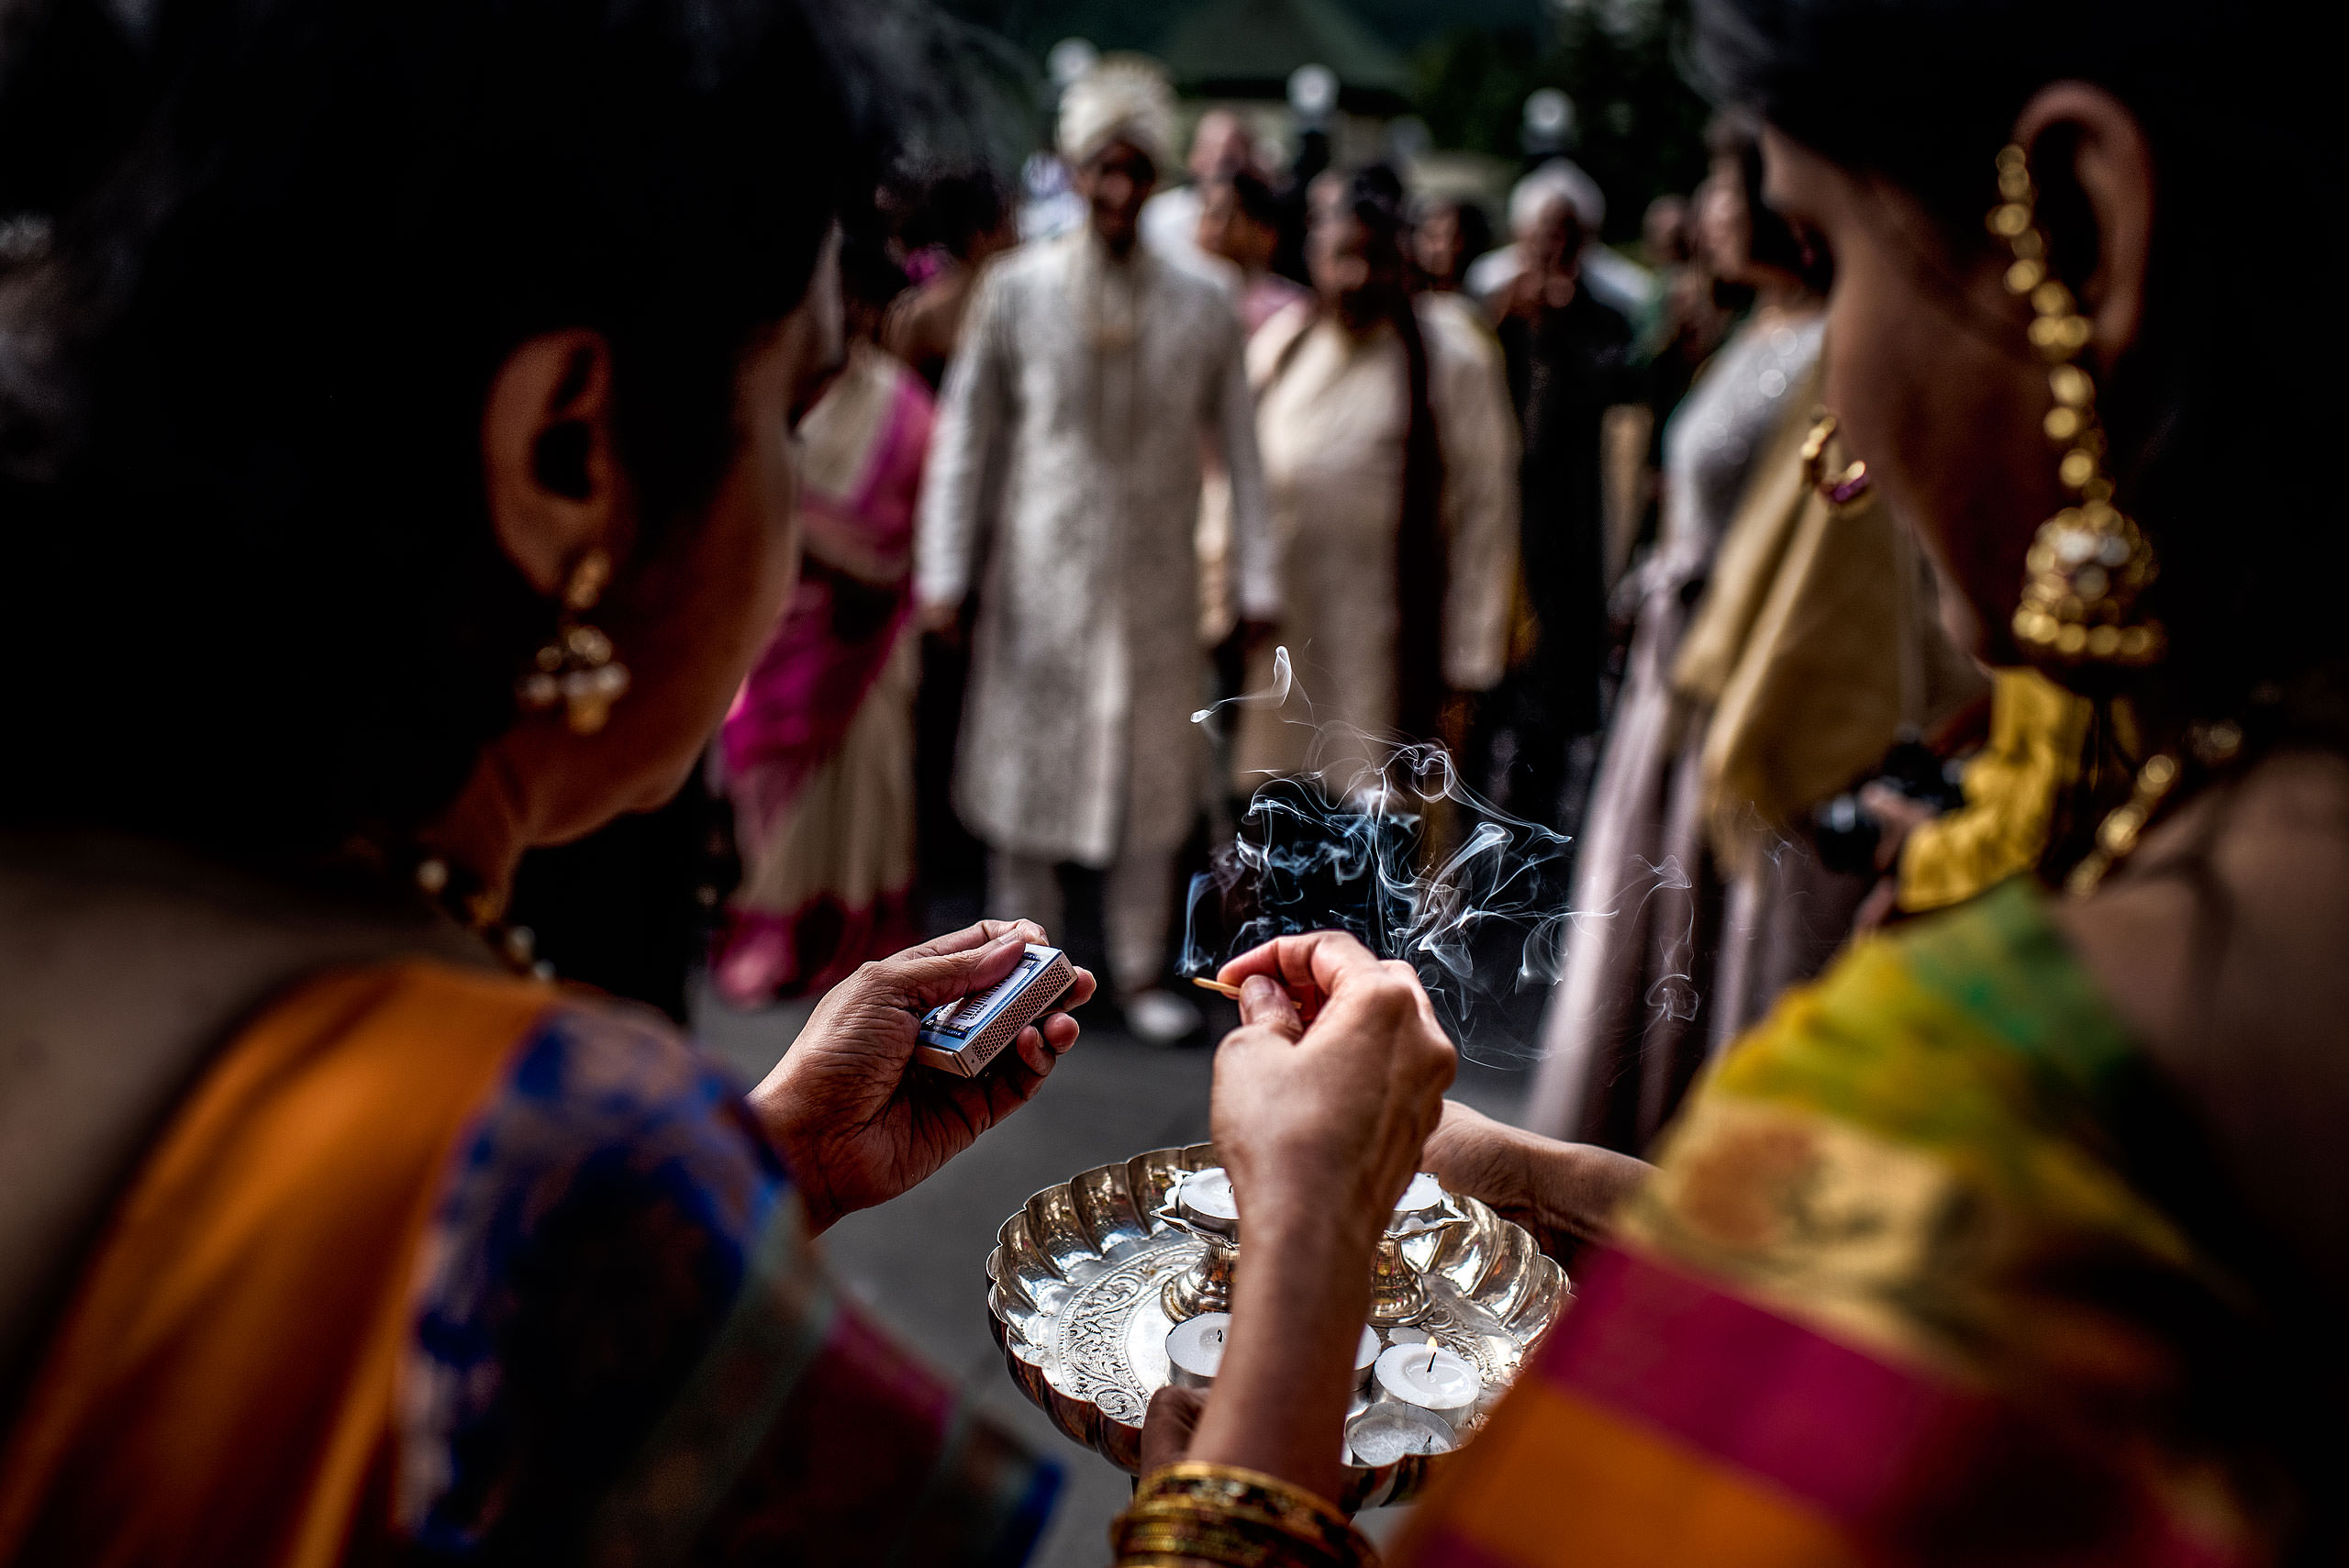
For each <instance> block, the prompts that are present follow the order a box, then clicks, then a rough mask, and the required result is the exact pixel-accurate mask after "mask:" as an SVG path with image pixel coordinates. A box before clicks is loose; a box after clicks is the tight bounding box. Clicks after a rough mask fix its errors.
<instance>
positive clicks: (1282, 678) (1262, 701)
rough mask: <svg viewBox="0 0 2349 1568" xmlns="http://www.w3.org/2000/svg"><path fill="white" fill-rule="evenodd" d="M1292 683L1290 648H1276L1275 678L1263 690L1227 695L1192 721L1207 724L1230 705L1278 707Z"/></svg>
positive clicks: (1284, 700) (1286, 699)
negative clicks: (1289, 662)
mask: <svg viewBox="0 0 2349 1568" xmlns="http://www.w3.org/2000/svg"><path fill="white" fill-rule="evenodd" d="M1291 684H1293V682H1292V678H1291V676H1290V674H1289V666H1288V650H1287V649H1286V647H1281V648H1275V649H1274V650H1273V678H1272V680H1271V681H1270V682H1269V683H1268V684H1266V685H1265V687H1264V690H1263V691H1260V692H1242V693H1241V695H1238V696H1236V697H1226V698H1224V699H1223V700H1222V701H1221V702H1219V703H1210V704H1208V706H1206V707H1203V708H1201V709H1199V710H1198V711H1197V713H1195V714H1193V715H1191V722H1192V723H1193V724H1205V723H1206V722H1207V721H1208V719H1209V718H1211V717H1214V716H1215V715H1216V714H1218V713H1220V712H1222V711H1223V710H1224V709H1225V708H1228V707H1278V706H1281V704H1283V703H1285V702H1286V701H1288V694H1289V687H1290V685H1291Z"/></svg>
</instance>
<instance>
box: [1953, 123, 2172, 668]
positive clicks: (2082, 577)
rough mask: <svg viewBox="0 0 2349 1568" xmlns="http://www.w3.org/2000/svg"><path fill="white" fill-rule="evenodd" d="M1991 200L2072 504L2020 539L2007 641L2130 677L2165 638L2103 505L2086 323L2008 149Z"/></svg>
mask: <svg viewBox="0 0 2349 1568" xmlns="http://www.w3.org/2000/svg"><path fill="white" fill-rule="evenodd" d="M1998 196H1999V202H1998V206H1995V207H1993V208H1991V209H1990V217H1989V219H1988V222H1989V228H1990V232H1991V233H1993V234H1995V235H1997V236H1998V237H1999V238H2000V239H2004V240H2006V241H2007V244H2008V247H2009V250H2011V251H2012V252H2013V256H2014V261H2013V263H2012V264H2011V265H2009V267H2008V268H2007V280H2006V281H2007V292H2008V293H2009V294H2011V295H2018V296H2022V297H2027V298H2029V299H2030V301H2031V308H2032V322H2031V345H2032V348H2034V349H2036V350H2038V351H2039V356H2040V358H2041V359H2042V360H2043V361H2046V364H2047V367H2048V369H2047V385H2048V390H2049V391H2050V392H2052V393H2053V394H2054V400H2055V401H2054V407H2052V408H2050V409H2049V410H2048V411H2047V419H2046V424H2045V428H2046V431H2047V439H2049V440H2051V441H2054V443H2055V444H2056V446H2057V447H2059V448H2061V449H2062V450H2063V453H2064V455H2063V457H2062V458H2061V459H2060V460H2059V461H2058V462H2057V465H2056V470H2055V473H2056V476H2057V477H2058V478H2059V479H2061V480H2062V481H2063V484H2064V487H2065V489H2066V490H2069V491H2070V492H2072V493H2073V494H2074V495H2077V496H2078V497H2079V501H2078V503H2077V504H2076V505H2075V506H2066V507H2065V508H2064V509H2063V510H2062V511H2060V512H2057V513H2056V514H2055V515H2054V517H2050V518H2048V519H2047V520H2046V521H2045V522H2043V523H2042V524H2040V525H2039V532H2038V534H2037V536H2036V537H2035V538H2034V539H2032V545H2031V553H2030V555H2029V556H2028V557H2027V558H2026V560H2025V564H2024V577H2023V588H2022V603H2021V605H2020V606H2017V607H2016V609H2015V615H2014V622H2013V627H2014V636H2015V641H2016V643H2017V644H2018V645H2019V646H2020V647H2021V650H2022V651H2023V653H2024V655H2025V656H2026V657H2028V658H2030V659H2031V660H2032V662H2035V663H2039V664H2042V665H2044V666H2047V667H2049V668H2051V669H2054V670H2059V671H2060V670H2065V669H2077V668H2080V667H2082V666H2086V665H2105V666H2110V667H2117V668H2121V669H2142V668H2143V667H2144V666H2146V665H2148V664H2152V663H2154V662H2156V661H2158V660H2159V659H2160V658H2161V657H2162V654H2163V652H2164V651H2165V648H2166V646H2167V643H2168V640H2169V639H2168V637H2167V635H2166V634H2165V632H2164V630H2163V628H2162V625H2161V622H2159V621H2158V620H2154V619H2153V618H2151V617H2140V616H2139V615H2138V614H2137V602H2138V599H2139V598H2140V596H2141V595H2143V593H2144V591H2145V589H2146V588H2147V587H2148V586H2150V585H2151V584H2152V583H2153V581H2154V575H2155V573H2157V571H2158V570H2159V563H2158V562H2156V561H2155V560H2154V547H2153V545H2152V543H2151V542H2150V541H2149V540H2147V539H2146V538H2145V536H2144V533H2143V530H2141V529H2140V528H2138V527H2137V525H2136V523H2135V522H2134V521H2133V520H2132V519H2131V518H2130V517H2128V516H2127V515H2125V514H2124V513H2122V512H2121V509H2120V508H2119V507H2117V506H2114V505H2113V504H2112V481H2111V479H2110V476H2108V475H2107V474H2106V473H2105V471H2104V452H2105V439H2104V428H2103V427H2102V426H2101V425H2100V424H2099V423H2098V421H2097V416H2096V383H2095V381H2094V380H2093V379H2091V378H2090V376H2089V375H2088V373H2087V371H2085V370H2082V369H2081V368H2080V367H2079V365H2077V364H2076V363H2075V362H2074V361H2076V358H2077V357H2078V355H2079V353H2080V350H2083V349H2085V348H2087V343H2088V335H2089V328H2088V320H2087V317H2085V316H2082V315H2081V314H2080V313H2079V307H2078V304H2077V302H2076V300H2074V299H2073V297H2072V291H2071V290H2070V289H2068V288H2066V287H2065V286H2064V284H2063V282H2062V280H2060V279H2058V278H2056V277H2054V275H2052V274H2051V273H2050V272H2049V271H2048V268H2047V235H2046V232H2045V231H2044V230H2043V229H2042V228H2040V227H2039V222H2038V217H2037V214H2036V211H2035V209H2036V206H2037V204H2038V196H2039V193H2038V190H2037V188H2036V187H2035V186H2034V185H2033V184H2032V179H2031V167H2030V161H2029V158H2028V155H2027V154H2026V153H2025V152H2024V151H2023V150H2022V149H2021V148H2020V147H2015V146H2008V147H2004V148H2001V149H2000V150H1999V151H1998Z"/></svg>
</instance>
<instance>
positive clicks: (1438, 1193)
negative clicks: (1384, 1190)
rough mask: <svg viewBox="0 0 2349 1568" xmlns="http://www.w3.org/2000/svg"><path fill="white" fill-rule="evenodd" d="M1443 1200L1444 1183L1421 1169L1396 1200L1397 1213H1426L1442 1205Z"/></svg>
mask: <svg viewBox="0 0 2349 1568" xmlns="http://www.w3.org/2000/svg"><path fill="white" fill-rule="evenodd" d="M1442 1202H1443V1184H1442V1182H1439V1181H1437V1180H1436V1179H1435V1178H1434V1177H1433V1176H1431V1175H1429V1174H1428V1173H1426V1172H1425V1171H1421V1172H1419V1173H1418V1174H1417V1175H1415V1176H1413V1177H1412V1178H1411V1184H1410V1185H1409V1186H1408V1187H1405V1188H1404V1189H1403V1195H1402V1196H1401V1197H1399V1198H1397V1199H1396V1200H1395V1212H1396V1213H1397V1214H1425V1213H1426V1212H1427V1211H1428V1210H1429V1209H1431V1208H1435V1207H1439V1206H1441V1205H1442Z"/></svg>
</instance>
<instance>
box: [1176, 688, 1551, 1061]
mask: <svg viewBox="0 0 2349 1568" xmlns="http://www.w3.org/2000/svg"><path fill="white" fill-rule="evenodd" d="M1293 688H1294V676H1293V675H1292V673H1291V670H1290V663H1289V659H1288V652H1287V650H1286V649H1282V650H1280V651H1279V652H1278V654H1277V655H1276V656H1275V662H1274V678H1273V681H1272V683H1271V684H1270V685H1268V686H1267V687H1266V688H1265V689H1264V690H1263V691H1260V692H1252V693H1249V694H1247V695H1243V696H1240V697H1234V698H1229V699H1226V701H1225V702H1223V703H1219V704H1217V705H1215V706H1214V707H1209V708H1203V709H1201V710H1200V711H1199V712H1198V713H1197V714H1194V715H1193V716H1192V717H1193V718H1194V719H1195V720H1197V721H1204V720H1205V719H1206V718H1207V717H1209V716H1210V715H1211V714H1213V713H1215V712H1216V711H1217V710H1218V709H1219V708H1221V707H1224V706H1237V705H1243V704H1244V705H1248V706H1258V705H1263V706H1277V705H1281V704H1284V703H1286V701H1287V699H1288V698H1289V696H1290V695H1291V693H1292V690H1293ZM1296 695H1297V696H1298V697H1299V699H1300V703H1301V704H1303V702H1304V694H1303V693H1302V692H1298V693H1297V694H1296ZM1304 710H1305V711H1309V704H1304ZM1290 722H1304V723H1310V721H1309V720H1291V721H1290ZM1312 728H1314V730H1315V741H1314V746H1313V748H1312V752H1311V756H1312V759H1313V765H1312V766H1310V767H1308V771H1307V772H1305V773H1301V774H1298V775H1295V776H1286V777H1276V778H1272V779H1268V780H1267V781H1266V782H1265V783H1264V784H1263V785H1262V786H1260V787H1259V788H1258V789H1257V791H1256V794H1255V796H1254V798H1253V799H1252V800H1251V801H1250V802H1249V804H1248V807H1247V809H1246V811H1245V812H1244V813H1243V814H1242V815H1241V820H1240V823H1239V828H1238V832H1237V833H1236V835H1235V836H1234V838H1233V839H1232V840H1230V842H1227V843H1225V844H1222V845H1220V846H1219V847H1218V848H1217V849H1216V850H1215V851H1213V852H1212V853H1211V854H1210V856H1209V858H1208V871H1206V872H1204V873H1200V874H1198V875H1197V876H1195V877H1193V878H1192V880H1191V887H1190V895H1189V898H1188V901H1187V906H1186V917H1185V921H1184V940H1183V961H1182V967H1183V972H1184V973H1186V974H1207V973H1213V972H1214V971H1215V970H1216V969H1217V968H1218V967H1219V966H1220V965H1221V964H1223V963H1224V962H1227V961H1229V960H1230V959H1231V958H1234V957H1236V956H1238V955H1239V954H1240V953H1241V952H1244V951H1247V950H1248V949H1250V948H1252V947H1255V946H1257V945H1258V944H1259V943H1262V942H1265V941H1269V940H1272V939H1273V938H1275V937H1279V936H1288V935H1294V934H1296V933H1298V932H1302V931H1309V930H1320V929H1339V930H1344V931H1349V932H1351V933H1353V935H1354V936H1355V937H1356V938H1358V939H1360V940H1361V941H1362V942H1363V943H1364V946H1366V947H1368V948H1369V949H1370V950H1371V951H1374V952H1375V953H1378V954H1379V955H1380V956H1382V957H1386V958H1392V959H1400V960H1402V961H1403V962H1407V963H1409V964H1410V965H1411V966H1412V967H1413V968H1414V969H1416V970H1417V971H1418V972H1419V979H1420V982H1421V984H1424V985H1425V986H1426V987H1427V991H1428V995H1429V996H1430V998H1431V1000H1432V1001H1433V1002H1434V1004H1435V1007H1436V1012H1437V1016H1438V1017H1439V1018H1442V1021H1443V1023H1444V1025H1445V1027H1446V1029H1447V1030H1448V1031H1449V1032H1450V1033H1451V1034H1452V1036H1453V1040H1455V1041H1456V1042H1457V1043H1458V1044H1459V1046H1460V1048H1461V1050H1462V1051H1463V1053H1464V1054H1465V1055H1467V1056H1468V1057H1469V1058H1470V1059H1471V1060H1475V1061H1484V1062H1490V1063H1493V1064H1496V1065H1501V1064H1508V1065H1521V1064H1523V1063H1524V1062H1529V1061H1531V1060H1532V1059H1533V1057H1534V1056H1535V1055H1536V1054H1537V1050H1536V1048H1535V1047H1534V1045H1533V1043H1532V1037H1533V1035H1534V1033H1535V1030H1534V1029H1532V1028H1531V1027H1530V1026H1531V1023H1532V1020H1533V1018H1535V1017H1538V1011H1539V997H1538V996H1536V995H1527V994H1528V993H1544V994H1546V992H1547V990H1548V988H1549V986H1550V984H1551V983H1552V982H1553V981H1554V980H1555V979H1556V978H1557V977H1558V974H1559V973H1560V970H1561V969H1562V967H1563V966H1564V962H1565V952H1566V940H1567V934H1568V932H1569V931H1570V930H1571V929H1572V928H1573V926H1574V924H1575V918H1576V917H1575V915H1574V914H1573V913H1572V912H1571V910H1570V908H1569V895H1570V884H1569V875H1570V873H1571V869H1572V859H1571V855H1570V852H1569V851H1570V847H1571V846H1570V841H1569V840H1568V839H1567V837H1566V836H1565V835H1564V834H1563V833H1559V832H1556V831H1554V830H1553V829H1551V828H1545V827H1542V825H1540V824H1538V823H1533V822H1528V821H1525V820H1523V819H1522V818H1520V817H1513V816H1511V815H1509V814H1508V813H1507V812H1505V811H1502V810H1500V809H1499V808H1498V807H1497V806H1494V805H1492V804H1491V803H1490V802H1488V801H1486V800H1484V799H1483V798H1481V797H1480V796H1478V795H1476V794H1475V792H1474V791H1473V790H1470V789H1469V788H1468V787H1467V786H1466V785H1465V784H1463V783H1462V782H1461V780H1460V776H1459V773H1458V770H1457V769H1456V768H1455V767H1454V765H1453V760H1452V756H1451V754H1450V753H1449V752H1448V751H1445V750H1444V749H1443V748H1442V746H1440V745H1437V744H1434V743H1432V742H1417V743H1411V742H1403V741H1400V740H1394V739H1392V738H1387V739H1385V740H1376V742H1375V743H1373V744H1365V741H1368V740H1374V739H1375V738H1368V737H1364V735H1362V733H1361V732H1360V731H1358V730H1355V729H1353V728H1351V727H1346V726H1340V725H1334V724H1323V725H1314V726H1312ZM1363 755H1370V756H1381V755H1383V756H1384V757H1385V759H1386V760H1385V762H1383V763H1381V764H1378V765H1376V766H1374V767H1362V768H1360V769H1359V771H1354V770H1353V769H1352V768H1349V770H1348V772H1349V774H1350V776H1345V777H1339V776H1337V773H1336V771H1335V770H1334V769H1331V768H1329V767H1324V766H1322V765H1321V761H1322V759H1323V758H1324V757H1330V756H1343V757H1359V756H1363ZM1439 820H1443V821H1446V822H1447V824H1448V826H1449V828H1451V829H1452V831H1451V832H1450V833H1449V834H1448V835H1447V836H1448V837H1450V838H1452V839H1453V840H1454V841H1455V842H1456V847H1455V848H1453V849H1452V850H1451V851H1449V852H1448V853H1443V854H1442V856H1441V859H1436V858H1435V857H1434V855H1433V854H1432V853H1431V848H1430V837H1431V829H1433V828H1435V826H1436V824H1437V822H1438V821H1439Z"/></svg>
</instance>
